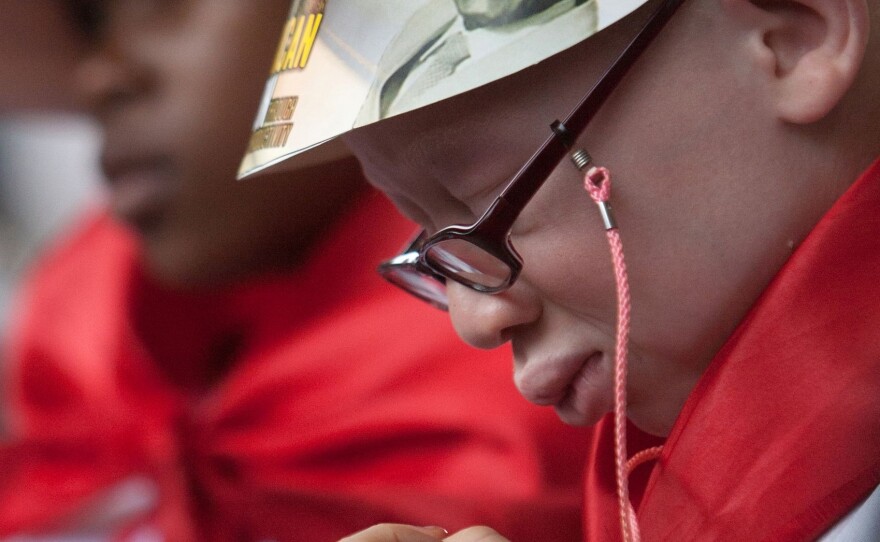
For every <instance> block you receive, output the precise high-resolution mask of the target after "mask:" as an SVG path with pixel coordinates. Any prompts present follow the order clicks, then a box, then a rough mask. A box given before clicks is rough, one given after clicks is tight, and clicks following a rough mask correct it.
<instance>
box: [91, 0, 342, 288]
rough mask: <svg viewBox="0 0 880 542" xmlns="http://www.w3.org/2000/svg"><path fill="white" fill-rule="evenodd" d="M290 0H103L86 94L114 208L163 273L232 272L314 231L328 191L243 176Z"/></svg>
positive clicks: (219, 275)
mask: <svg viewBox="0 0 880 542" xmlns="http://www.w3.org/2000/svg"><path fill="white" fill-rule="evenodd" d="M289 6H290V2H289V0H251V1H248V2H242V1H240V0H105V1H100V0H99V1H97V2H95V7H96V10H97V14H98V20H99V24H97V25H96V27H95V30H94V32H93V36H92V37H93V40H92V41H93V43H92V45H93V52H92V54H91V55H90V56H88V57H87V58H85V59H84V60H83V61H82V63H81V65H80V66H79V81H80V86H81V89H80V90H81V94H82V97H83V98H84V100H85V101H86V102H87V103H88V105H89V106H90V108H91V111H92V112H93V113H94V115H95V116H96V117H97V119H98V120H99V121H100V123H101V125H102V126H103V128H104V133H105V142H104V148H103V156H102V164H103V166H104V170H105V172H106V175H107V179H108V188H109V193H110V202H111V205H112V209H113V211H114V213H115V214H116V215H117V216H118V217H119V218H120V219H122V220H124V221H125V222H127V223H128V224H130V225H131V226H132V227H134V228H135V229H136V230H137V232H138V233H139V234H140V236H141V237H142V239H143V242H144V254H145V260H146V263H147V265H148V267H149V268H150V269H151V270H152V271H153V272H154V273H155V274H156V275H157V276H158V277H159V278H161V279H163V280H167V281H169V282H175V283H186V284H190V283H193V284H196V283H204V282H216V281H222V280H226V279H228V278H229V277H233V276H237V275H240V274H242V273H243V272H246V271H247V270H248V269H251V268H253V267H254V266H259V265H261V264H262V263H265V262H264V261H263V260H267V259H271V258H284V257H285V254H287V253H293V252H294V251H295V248H296V247H295V245H296V243H297V240H298V239H299V238H300V237H304V236H307V235H308V233H309V231H310V229H311V230H314V229H315V227H316V226H315V224H314V223H313V222H314V217H313V216H312V214H315V213H317V212H318V211H317V210H314V211H308V210H304V209H306V206H307V205H312V206H313V207H314V208H315V209H319V208H320V207H321V203H320V201H319V200H320V199H321V197H322V195H321V194H312V193H311V191H315V190H316V188H310V187H309V186H308V185H309V183H308V182H296V181H295V180H292V179H290V178H286V179H283V178H274V179H273V178H266V179H258V180H254V181H249V182H243V183H238V182H235V173H236V170H237V167H238V164H239V161H240V159H241V157H242V155H243V154H244V149H245V147H246V145H247V142H248V137H249V134H250V131H251V125H252V122H253V117H254V113H255V111H256V110H257V106H258V103H259V98H260V94H261V91H262V88H263V85H264V83H265V80H266V75H267V73H268V70H269V65H270V63H271V60H272V57H273V54H274V52H275V47H276V45H277V40H278V36H279V35H280V34H281V28H282V26H283V24H284V21H285V18H286V15H287V12H288V9H289ZM327 192H328V193H329V192H332V190H327ZM328 199H329V198H328Z"/></svg>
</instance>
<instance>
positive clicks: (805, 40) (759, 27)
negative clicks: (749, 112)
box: [725, 0, 870, 124]
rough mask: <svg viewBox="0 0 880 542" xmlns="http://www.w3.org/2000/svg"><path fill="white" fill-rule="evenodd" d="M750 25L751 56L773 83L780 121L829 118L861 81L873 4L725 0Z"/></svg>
mask: <svg viewBox="0 0 880 542" xmlns="http://www.w3.org/2000/svg"><path fill="white" fill-rule="evenodd" d="M725 5H726V7H727V8H728V11H732V12H734V13H736V14H737V15H739V19H740V20H741V22H745V23H748V25H749V26H750V31H751V33H752V36H753V38H754V39H753V40H751V42H750V45H751V47H750V50H749V53H750V54H751V55H752V59H753V60H754V61H756V63H757V66H758V69H759V70H760V71H761V73H762V75H763V76H764V77H766V78H767V82H768V83H769V85H768V87H767V88H768V89H769V90H770V95H771V99H772V105H773V108H774V111H775V112H776V115H777V117H778V118H779V119H780V120H782V121H784V122H789V123H793V124H811V123H814V122H817V121H819V120H821V119H823V118H825V116H827V115H828V114H829V113H830V112H831V111H832V110H833V109H834V108H835V107H836V106H837V104H838V103H839V102H840V101H841V100H842V99H843V97H844V96H845V95H846V93H847V91H848V90H849V89H850V87H851V86H852V85H853V83H854V82H855V80H856V77H857V76H858V73H859V69H860V67H861V65H862V60H863V58H864V55H865V50H866V48H867V44H868V36H869V34H870V20H869V19H870V18H869V15H868V6H867V0H725Z"/></svg>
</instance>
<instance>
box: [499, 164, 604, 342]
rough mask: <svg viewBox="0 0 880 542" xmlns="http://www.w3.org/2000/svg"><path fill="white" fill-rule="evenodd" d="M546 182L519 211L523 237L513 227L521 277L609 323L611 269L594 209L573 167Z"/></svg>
mask: <svg viewBox="0 0 880 542" xmlns="http://www.w3.org/2000/svg"><path fill="white" fill-rule="evenodd" d="M547 182H548V185H545V187H544V189H546V192H545V193H539V198H536V200H534V201H533V202H531V203H530V205H529V207H527V214H526V213H524V215H523V217H522V224H521V225H520V226H519V227H521V228H522V232H523V234H522V237H521V239H518V238H517V235H516V232H514V239H513V242H514V246H516V247H517V250H519V251H520V253H521V255H522V257H523V259H524V261H525V266H524V269H523V277H524V278H526V279H527V280H528V281H529V283H530V284H532V285H533V286H534V287H535V288H537V289H539V290H540V291H541V294H542V296H543V297H545V298H547V299H548V300H549V301H551V302H552V303H554V304H557V305H560V306H564V307H566V308H568V309H569V310H570V311H571V312H573V313H575V314H579V315H582V316H584V317H585V318H587V319H589V320H593V321H597V320H598V321H601V322H603V323H610V324H611V325H613V323H614V319H615V314H616V310H615V299H616V297H615V291H614V274H613V268H612V265H611V256H610V252H609V248H608V242H607V240H606V239H607V237H606V235H605V232H604V229H603V228H602V223H601V220H600V218H599V212H598V209H597V208H596V205H595V204H594V203H593V202H592V200H591V199H590V198H589V196H588V195H587V194H586V193H585V192H584V190H583V188H582V187H581V185H580V180H579V179H578V174H577V173H575V172H573V171H571V172H569V171H567V170H566V171H564V172H563V173H562V174H561V175H557V176H556V178H552V179H549V180H548V181H547ZM550 183H552V184H550Z"/></svg>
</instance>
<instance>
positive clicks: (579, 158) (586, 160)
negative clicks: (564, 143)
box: [571, 149, 593, 171]
mask: <svg viewBox="0 0 880 542" xmlns="http://www.w3.org/2000/svg"><path fill="white" fill-rule="evenodd" d="M571 161H572V163H573V164H574V167H576V168H578V169H579V170H581V171H583V170H584V169H586V167H587V166H589V165H590V164H592V163H593V157H592V156H590V153H588V152H587V151H586V150H584V149H578V150H576V151H574V152H573V153H572V155H571Z"/></svg>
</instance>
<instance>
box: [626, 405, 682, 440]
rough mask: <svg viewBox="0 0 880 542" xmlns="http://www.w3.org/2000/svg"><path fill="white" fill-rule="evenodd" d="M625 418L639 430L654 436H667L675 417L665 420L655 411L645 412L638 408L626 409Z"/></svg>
mask: <svg viewBox="0 0 880 542" xmlns="http://www.w3.org/2000/svg"><path fill="white" fill-rule="evenodd" d="M627 418H629V421H631V422H632V424H633V425H635V426H636V427H637V428H639V430H640V431H642V432H645V433H647V434H649V435H653V436H655V437H663V438H665V437H668V436H669V432H670V431H672V426H673V425H674V424H675V419H672V420H665V419H663V418H664V417H663V416H661V415H659V414H658V413H657V412H648V413H645V412H643V411H642V409H639V408H635V409H633V408H629V409H627Z"/></svg>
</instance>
